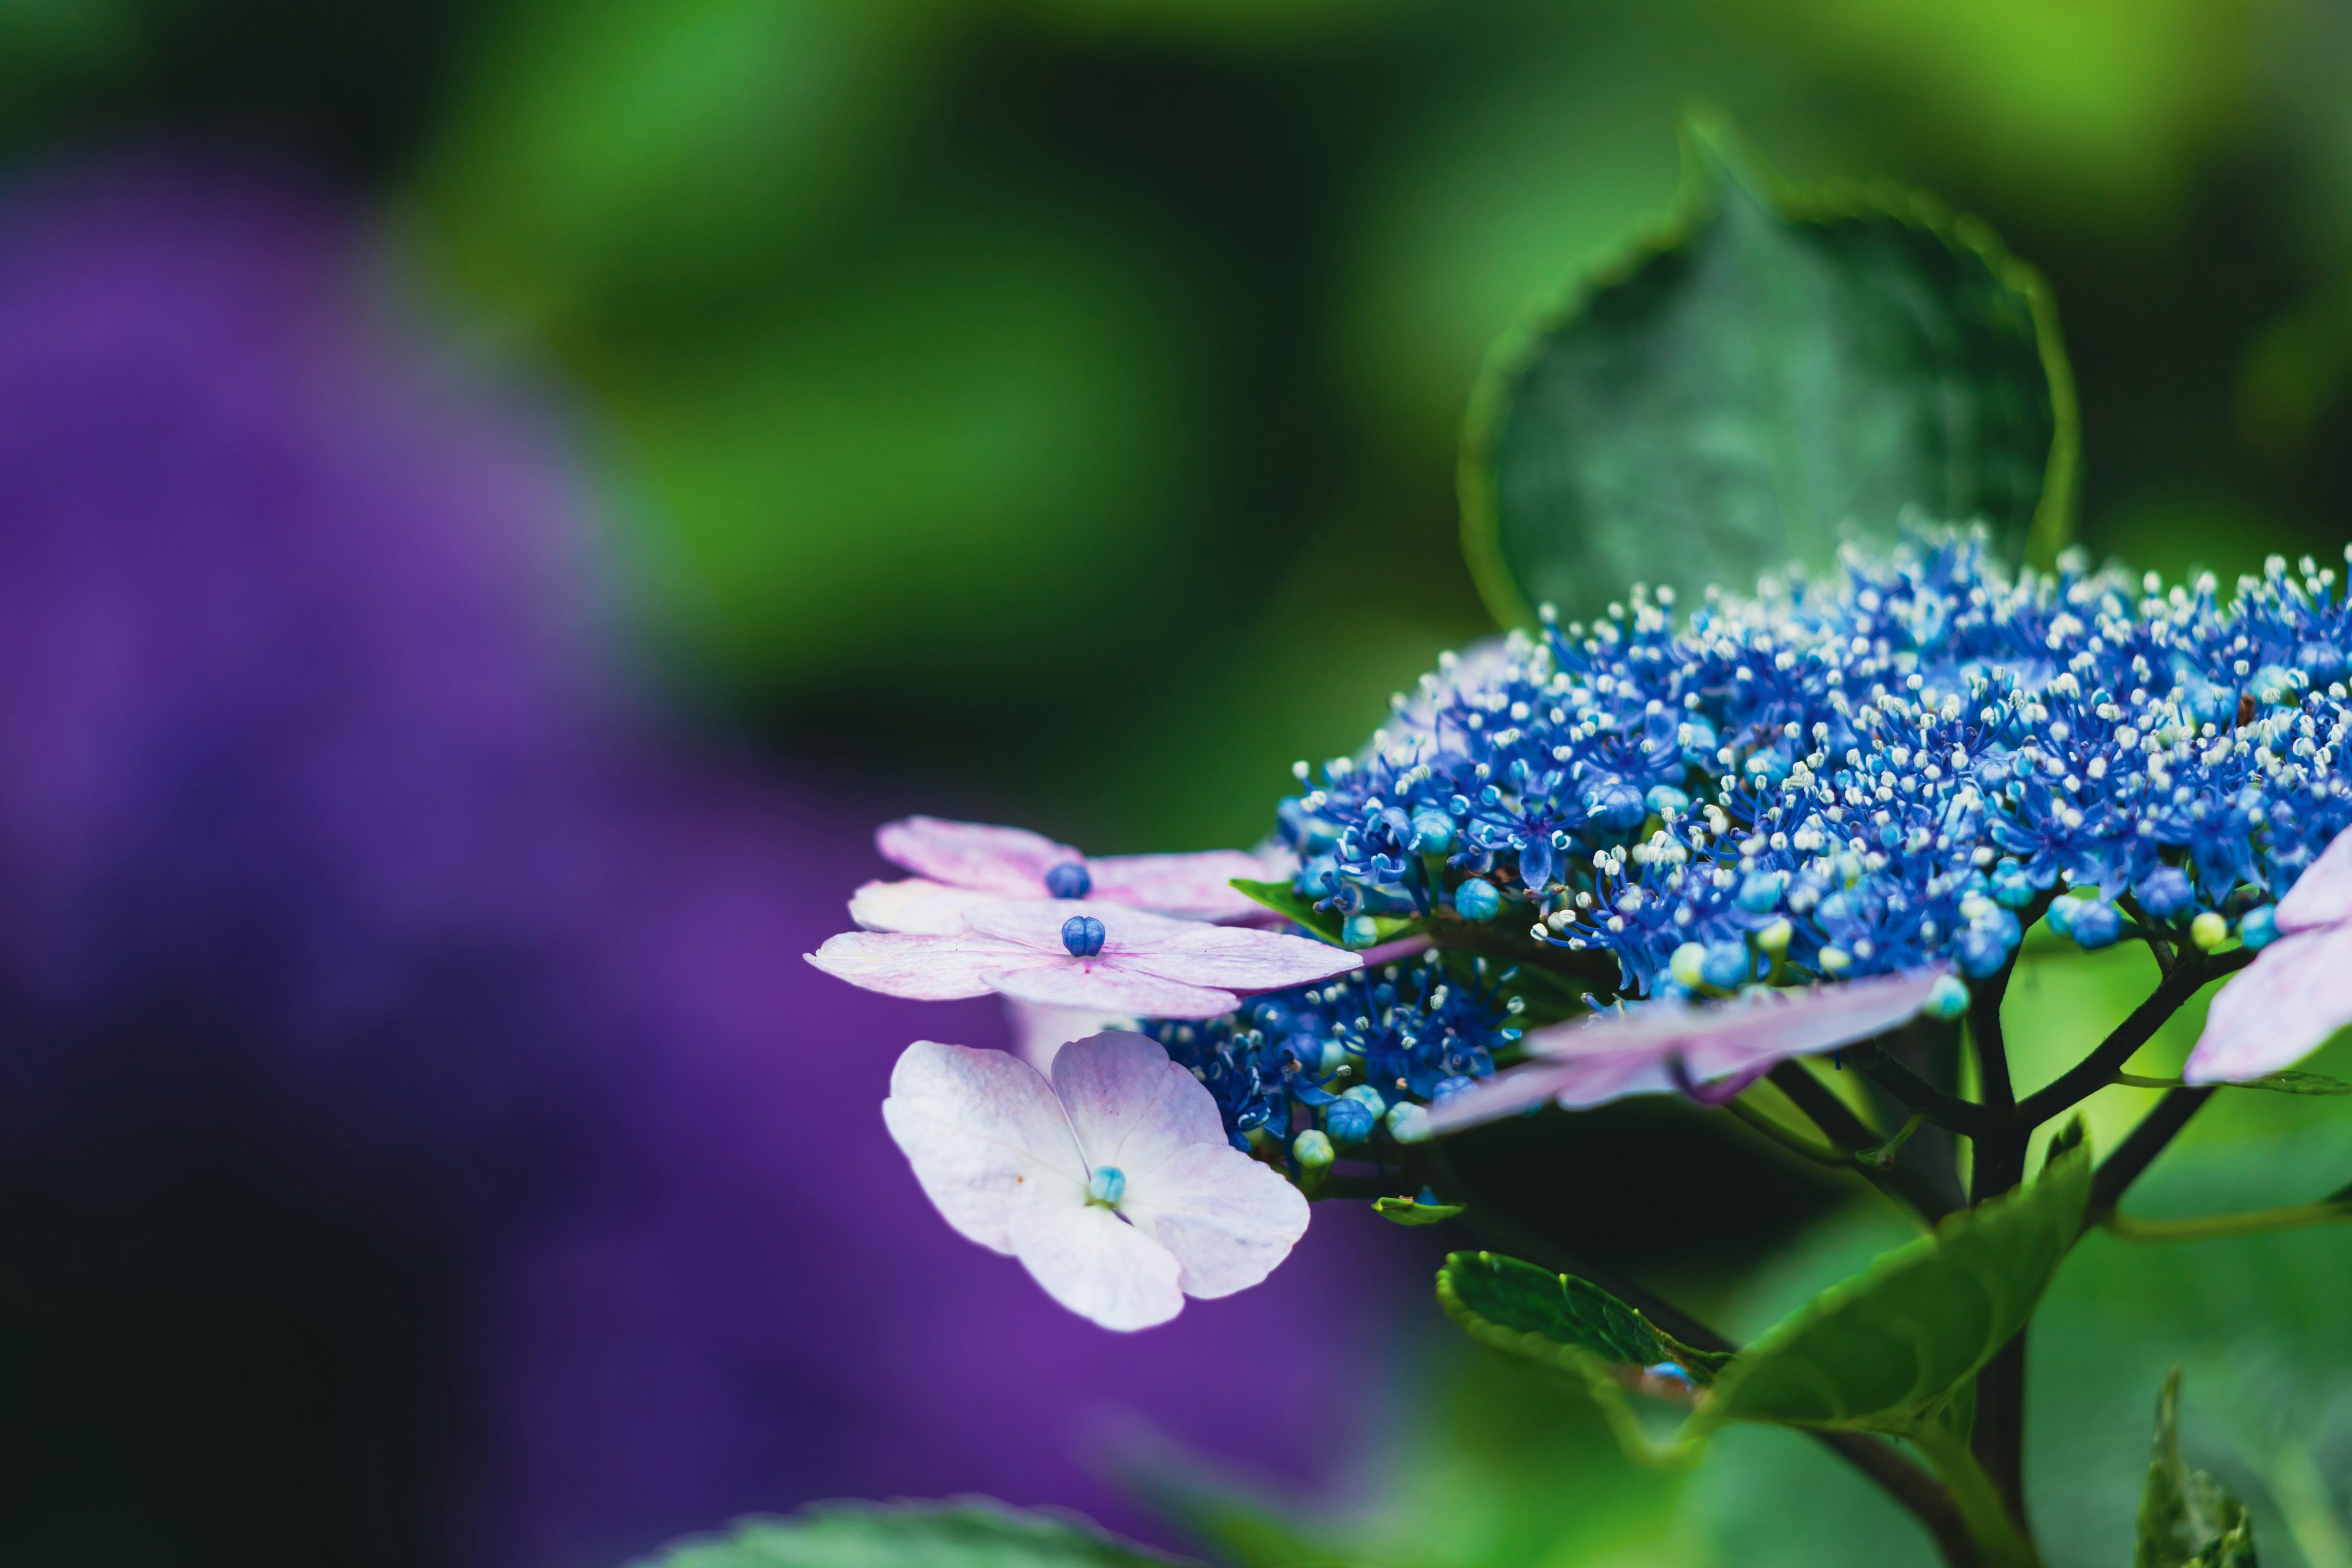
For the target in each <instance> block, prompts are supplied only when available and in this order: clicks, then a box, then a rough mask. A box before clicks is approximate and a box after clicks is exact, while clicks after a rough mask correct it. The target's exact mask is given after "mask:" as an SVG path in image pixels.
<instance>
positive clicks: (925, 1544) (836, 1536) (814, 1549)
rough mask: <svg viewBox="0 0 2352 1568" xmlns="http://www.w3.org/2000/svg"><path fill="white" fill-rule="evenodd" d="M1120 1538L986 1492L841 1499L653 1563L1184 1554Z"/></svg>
mask: <svg viewBox="0 0 2352 1568" xmlns="http://www.w3.org/2000/svg"><path fill="white" fill-rule="evenodd" d="M1180 1561H1181V1560H1180V1559H1177V1558H1173V1557H1163V1556H1161V1555H1160V1554H1159V1553H1158V1552H1147V1551H1145V1550H1143V1549H1142V1548H1141V1547H1138V1546H1129V1545H1126V1544H1124V1543H1122V1542H1116V1541H1113V1540H1111V1539H1110V1538H1109V1537H1108V1536H1107V1535H1104V1534H1102V1533H1100V1532H1099V1531H1096V1530H1095V1529H1094V1528H1093V1527H1092V1526H1091V1525H1088V1524H1087V1523H1086V1522H1085V1521H1082V1520H1078V1519H1076V1518H1075V1517H1068V1516H1061V1515H1055V1514H1044V1513H1029V1512H1024V1511H1022V1510H1016V1509H1008V1508H1004V1507H1002V1506H1000V1505H998V1504H996V1503H992V1502H989V1501H986V1500H982V1499H977V1498H964V1499H959V1500H956V1501H953V1502H946V1503H889V1504H866V1503H832V1504H824V1505H821V1506H819V1507H816V1508H813V1509H810V1510H806V1511H804V1512H803V1513H800V1514H797V1515H795V1516H793V1518H791V1519H776V1520H747V1521H743V1522H741V1523H740V1524H737V1525H736V1526H735V1527H734V1528H733V1529H731V1530H730V1531H727V1532H726V1533H725V1534H723V1535H713V1536H705V1537H700V1538H698V1539H695V1540H692V1541H685V1542H678V1543H677V1545H675V1546H672V1547H669V1548H668V1549H667V1550H666V1551H664V1552H662V1553H661V1554H660V1555H659V1556H657V1557H654V1558H651V1559H648V1560H647V1561H646V1563H645V1564H644V1565H643V1568H1167V1565H1169V1564H1171V1563H1178V1562H1180Z"/></svg>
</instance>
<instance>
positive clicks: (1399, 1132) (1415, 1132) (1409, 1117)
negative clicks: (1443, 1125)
mask: <svg viewBox="0 0 2352 1568" xmlns="http://www.w3.org/2000/svg"><path fill="white" fill-rule="evenodd" d="M1427 1121H1429V1112H1428V1111H1426V1110H1423V1109H1422V1108H1421V1107H1420V1106H1418V1105H1415V1104H1413V1103H1412V1101H1411V1100H1405V1101H1402V1102H1401V1103H1399V1104H1397V1105H1394V1106H1391V1107H1390V1108H1389V1116H1388V1122H1389V1136H1390V1137H1391V1138H1393V1139H1395V1140H1396V1141H1397V1142H1400V1143H1414V1142H1420V1141H1421V1140H1422V1139H1423V1138H1426V1137H1428V1136H1429V1132H1428V1129H1427V1127H1426V1126H1425V1125H1424V1124H1425V1123H1426V1122H1427Z"/></svg>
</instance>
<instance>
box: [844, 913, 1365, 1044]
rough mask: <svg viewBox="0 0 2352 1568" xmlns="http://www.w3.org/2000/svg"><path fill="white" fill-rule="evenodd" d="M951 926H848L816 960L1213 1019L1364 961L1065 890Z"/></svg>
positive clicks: (937, 986) (876, 987) (916, 979)
mask: <svg viewBox="0 0 2352 1568" xmlns="http://www.w3.org/2000/svg"><path fill="white" fill-rule="evenodd" d="M960 919H961V922H962V924H961V930H959V931H955V932H953V933H951V934H950V933H946V932H937V933H933V932H908V931H845V932H844V933H842V934H841V935H839V936H836V937H833V938H830V939H828V940H827V941H826V942H825V944H824V946H823V947H821V948H819V949H817V951H816V952H813V953H810V954H808V955H807V957H808V961H809V962H810V963H814V964H815V965H816V966H817V967H818V968H819V969H822V970H824V972H825V973H827V974H831V975H835V976H836V977H838V978H840V979H843V980H846V981H848V982H849V983H850V984H853V985H862V986H864V987H865V988H866V989H867V990H868V991H880V992H883V993H886V994H889V995H892V996H908V997H912V998H914V999H916V1000H918V1001H925V1002H943V1001H949V1000H952V999H953V998H956V997H959V996H982V995H985V994H988V993H989V992H992V991H993V992H996V993H998V994H1002V995H1005V996H1010V997H1012V998H1013V999H1014V1000H1015V1001H1019V1002H1030V1003H1035V1004H1037V1005H1042V1006H1048V1007H1070V1008H1080V1009H1085V1010H1087V1011H1090V1012H1095V1013H1099V1014H1106V1015H1110V1016H1118V1017H1135V1018H1213V1017H1215V1016H1218V1015H1220V1014H1223V1013H1230V1012H1232V1011H1233V1010H1234V1007H1235V1006H1237V1005H1239V1004H1240V1001H1241V996H1242V994H1245V993H1251V992H1258V991H1279V990H1281V989H1283V988H1285V987H1286V986H1292V985H1304V984H1308V983H1309V982H1311V981H1316V980H1322V979H1325V978H1328V976H1330V975H1334V974H1338V973H1342V972H1344V971H1347V970H1351V969H1356V968H1359V967H1360V965H1361V964H1362V962H1363V961H1362V960H1361V959H1360V957H1359V956H1358V955H1356V954H1355V953H1352V952H1345V951H1343V950H1342V949H1339V948H1336V947H1332V946H1330V945H1328V943H1325V942H1313V941H1310V940H1308V939H1307V938H1305V937H1297V936H1284V935H1282V934H1280V933H1278V932H1276V931H1256V930H1252V929H1248V928H1245V927H1238V926H1216V925H1204V924H1202V923H1200V922H1199V921H1177V920H1169V919H1167V918H1165V917H1163V916H1160V915H1153V914H1146V913H1144V912H1143V911H1142V910H1130V909H1123V908H1121V907H1119V906H1118V905H1117V904H1092V903H1090V904H1087V906H1085V912H1083V913H1079V912H1076V906H1074V905H1072V904H1071V903H1069V902H1067V901H1066V900H1008V901H1002V902H993V903H982V904H976V905H972V906H971V907H969V908H966V909H964V910H961V915H960Z"/></svg>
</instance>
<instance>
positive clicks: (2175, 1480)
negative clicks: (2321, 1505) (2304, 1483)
mask: <svg viewBox="0 0 2352 1568" xmlns="http://www.w3.org/2000/svg"><path fill="white" fill-rule="evenodd" d="M2179 1415H2180V1369H2179V1367H2178V1366H2176V1367H2174V1368H2173V1369H2172V1371H2171V1372H2170V1373H2168V1374H2166V1376H2165V1379H2164V1392H2163V1393H2162V1394H2158V1396H2157V1401H2156V1458H2154V1460H2152V1461H2151V1462H2150V1463H2149V1465H2148V1467H2147V1487H2146V1488H2145V1489H2142V1491H2141V1492H2140V1498H2139V1545H2138V1548H2137V1550H2136V1551H2135V1552H2133V1553H2132V1568H2255V1564H2254V1522H2253V1521H2252V1519H2251V1518H2249V1517H2248V1516H2247V1513H2246V1509H2245V1505H2244V1504H2242V1503H2241V1502H2240V1501H2239V1500H2237V1499H2235V1498H2233V1497H2231V1495H2230V1494H2229V1493H2228V1492H2227V1491H2224V1490H2223V1489H2222V1488H2221V1483H2220V1482H2219V1481H2216V1480H2215V1479H2213V1478H2212V1477H2210V1476H2209V1475H2207V1474H2206V1473H2205V1472H2204V1471H2202V1470H2192V1469H2190V1468H2189V1467H2188V1466H2186V1465H2184V1464H2182V1463H2181V1461H2180V1429H2179Z"/></svg>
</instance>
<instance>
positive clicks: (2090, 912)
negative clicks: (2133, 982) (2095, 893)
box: [2051, 899, 2124, 950]
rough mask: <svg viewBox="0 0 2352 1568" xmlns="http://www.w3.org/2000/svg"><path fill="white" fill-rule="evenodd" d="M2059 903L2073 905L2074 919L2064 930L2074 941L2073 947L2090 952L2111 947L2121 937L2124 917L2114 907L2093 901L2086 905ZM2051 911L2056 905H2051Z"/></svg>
mask: <svg viewBox="0 0 2352 1568" xmlns="http://www.w3.org/2000/svg"><path fill="white" fill-rule="evenodd" d="M2059 903H2062V904H2063V903H2072V904H2074V905H2075V910H2074V920H2073V921H2071V922H2070V923H2069V925H2068V927H2067V930H2066V934H2067V935H2068V936H2071V937H2073V938H2074V945H2075V946H2077V947H2081V948H2085V949H2092V950H2095V949H2098V948H2102V947H2113V946H2114V945H2115V944H2116V938H2117V937H2120V936H2121V935H2123V931H2124V917H2123V916H2122V915H2121V914H2120V913H2119V912H2117V910H2116V906H2115V905H2113V904H2110V903H2106V902H2104V901H2102V900H2091V901H2090V902H2087V903H2082V902H2078V901H2077V900H2073V899H2061V900H2059ZM2051 909H2052V910H2053V912H2055V910H2056V909H2057V905H2056V904H2053V905H2052V906H2051Z"/></svg>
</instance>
